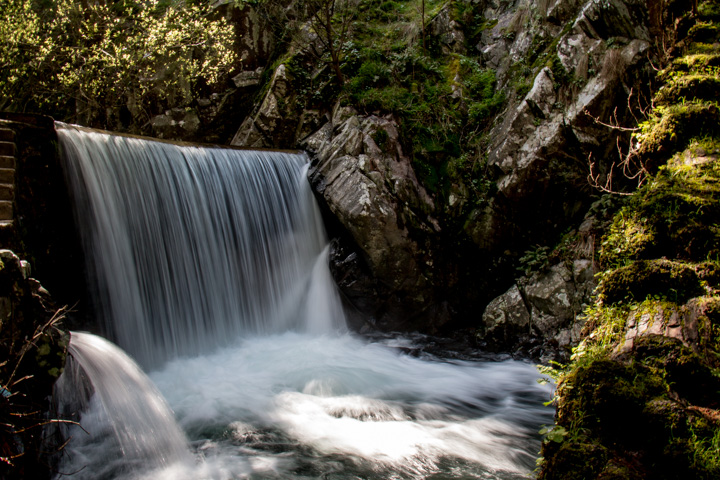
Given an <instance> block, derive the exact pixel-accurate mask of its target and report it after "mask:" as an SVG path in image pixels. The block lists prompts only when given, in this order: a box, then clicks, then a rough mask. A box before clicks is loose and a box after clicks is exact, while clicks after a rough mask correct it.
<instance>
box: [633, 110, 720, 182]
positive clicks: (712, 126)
mask: <svg viewBox="0 0 720 480" xmlns="http://www.w3.org/2000/svg"><path fill="white" fill-rule="evenodd" d="M656 112H657V113H659V115H657V114H656V116H655V117H653V118H652V119H651V120H650V121H649V122H648V123H646V124H645V125H644V126H643V128H642V133H641V134H639V135H638V140H639V142H640V145H641V146H640V148H639V150H638V154H639V155H640V157H641V158H644V159H645V167H646V168H647V169H648V170H649V171H651V172H655V171H657V169H658V168H659V167H660V165H662V164H663V163H664V162H665V161H667V160H668V159H669V158H670V157H671V156H672V154H673V153H674V152H676V151H679V150H683V149H684V148H685V147H686V146H687V145H688V144H689V143H690V140H691V139H693V138H697V137H703V136H717V135H720V109H719V108H718V106H717V105H716V104H715V103H712V102H699V103H689V104H683V105H672V106H670V107H668V108H665V109H659V108H658V109H656Z"/></svg>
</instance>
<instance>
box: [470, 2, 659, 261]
mask: <svg viewBox="0 0 720 480" xmlns="http://www.w3.org/2000/svg"><path fill="white" fill-rule="evenodd" d="M512 4H513V7H514V8H507V6H505V4H501V3H497V2H488V5H489V6H488V7H487V9H486V11H485V17H486V18H488V19H490V18H495V19H497V23H496V24H495V25H494V27H493V28H489V29H487V30H486V31H484V32H483V35H482V39H481V42H480V44H478V45H477V49H478V50H479V51H480V52H481V53H482V55H483V57H484V59H485V64H486V66H488V67H491V68H495V69H497V78H498V83H499V85H502V86H503V87H504V88H505V90H506V92H508V94H509V95H510V96H511V98H512V100H511V102H510V103H509V105H508V107H507V110H506V111H505V113H504V114H502V115H501V116H500V118H501V119H502V120H501V122H499V123H498V124H497V125H496V126H495V128H494V129H493V131H492V132H491V133H490V137H491V138H493V139H495V141H494V142H492V144H491V146H490V148H489V150H488V152H487V155H488V157H487V158H488V165H489V166H490V167H491V168H493V169H494V171H495V176H496V182H497V189H498V193H497V195H496V197H495V198H494V201H493V202H492V204H491V208H483V209H478V210H476V211H475V212H474V213H473V214H472V217H473V218H474V221H472V222H469V223H468V224H467V226H466V231H467V233H468V234H469V235H470V236H471V237H472V238H473V240H474V241H475V242H476V243H477V244H478V245H479V246H480V247H481V248H490V249H492V250H498V249H500V248H502V249H506V248H507V246H508V245H513V246H521V245H523V244H525V245H527V242H528V241H529V239H530V238H531V237H532V238H533V241H534V242H536V243H537V242H538V240H541V242H540V243H542V240H543V239H548V238H552V236H553V235H556V234H557V232H558V229H559V228H560V227H561V226H562V225H567V224H568V222H569V221H572V219H576V218H577V216H578V214H581V213H583V212H584V208H586V207H587V198H588V195H587V193H588V185H587V180H586V179H587V175H588V165H589V163H588V161H589V159H612V158H617V154H616V153H615V152H614V151H613V150H614V149H615V148H616V147H615V143H616V142H615V138H616V136H617V132H614V131H612V130H610V129H608V128H606V127H603V126H601V125H599V124H596V123H595V121H594V120H593V118H599V119H602V120H603V121H604V122H609V121H612V120H611V119H612V118H613V115H617V121H619V122H623V121H624V119H625V117H626V116H627V115H628V112H627V109H626V108H624V106H625V105H627V103H628V101H627V97H628V94H629V93H630V92H631V91H632V90H631V89H632V88H633V87H635V90H634V93H635V95H637V94H638V90H637V86H636V85H634V83H633V82H634V80H637V79H638V78H642V77H643V74H642V72H643V68H645V65H646V59H647V55H648V50H649V48H650V34H649V30H648V26H647V25H648V19H647V14H646V7H645V3H644V2H642V1H639V0H628V1H620V0H612V1H608V2H595V1H585V2H580V1H577V0H557V1H555V2H525V1H516V2H512ZM543 6H544V8H543ZM536 69H539V70H538V71H537V73H536V74H534V76H533V74H532V73H531V72H533V71H535V70H536ZM526 88H529V91H527V90H526ZM524 92H527V93H524ZM618 106H620V108H618ZM616 108H617V111H616ZM598 163H599V165H597V166H596V172H600V173H602V172H604V171H605V169H606V168H607V165H604V164H601V163H602V162H598ZM598 169H599V170H598ZM538 211H542V215H537V212H538ZM520 248H522V247H520Z"/></svg>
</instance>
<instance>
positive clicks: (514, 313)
mask: <svg viewBox="0 0 720 480" xmlns="http://www.w3.org/2000/svg"><path fill="white" fill-rule="evenodd" d="M593 273H594V272H593V264H592V261H591V260H586V259H578V260H574V261H573V262H572V264H571V265H567V264H565V263H560V264H557V265H554V266H552V267H551V268H549V269H548V270H546V271H544V272H540V273H535V274H534V275H532V276H531V277H523V278H521V279H520V280H519V281H518V283H516V284H515V285H513V286H512V287H510V289H509V290H508V291H507V292H505V293H504V294H502V295H500V296H499V297H497V298H496V299H495V300H493V301H492V302H490V304H489V305H488V306H487V308H486V309H485V313H483V316H482V325H483V329H482V331H481V332H480V333H479V337H480V338H481V339H482V341H484V342H486V343H487V346H488V347H489V348H491V349H496V350H511V351H514V350H518V349H520V350H525V351H526V353H530V354H531V355H533V356H535V357H543V356H548V355H549V356H551V357H554V359H556V360H561V359H564V360H567V358H568V355H567V354H568V350H569V347H571V346H573V345H576V344H577V342H578V341H579V340H580V332H581V330H582V327H583V325H584V321H583V320H582V319H580V318H578V315H579V314H580V313H581V312H582V311H583V309H584V307H585V305H587V304H589V303H590V299H591V296H592V293H593V290H594V288H595V281H594V278H593Z"/></svg>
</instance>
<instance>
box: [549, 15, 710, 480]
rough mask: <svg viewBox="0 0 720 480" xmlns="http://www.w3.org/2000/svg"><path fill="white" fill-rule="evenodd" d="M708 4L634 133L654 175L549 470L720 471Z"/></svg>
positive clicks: (624, 244) (619, 249) (619, 240)
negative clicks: (643, 120)
mask: <svg viewBox="0 0 720 480" xmlns="http://www.w3.org/2000/svg"><path fill="white" fill-rule="evenodd" d="M716 10H717V7H716V6H715V5H714V2H701V3H700V6H699V17H687V18H684V19H683V20H681V22H678V25H681V24H682V22H690V23H692V26H691V28H689V29H687V36H686V37H684V38H680V39H679V40H680V41H679V42H678V43H677V45H676V47H675V49H674V50H673V55H674V57H675V58H671V59H670V61H669V62H668V66H667V68H665V69H664V70H662V71H661V72H660V73H659V80H660V82H661V85H662V88H660V89H659V91H658V93H657V94H656V95H655V98H654V102H653V109H652V110H651V111H650V112H649V115H648V118H647V120H646V121H645V122H644V123H642V124H641V125H640V127H639V130H638V132H637V133H636V134H635V138H636V140H637V141H638V144H637V152H636V155H637V157H636V158H637V159H638V160H639V162H640V164H642V165H643V166H644V167H645V169H646V174H647V175H648V176H647V178H646V181H645V183H644V185H643V186H642V187H641V188H640V189H638V190H637V191H636V192H635V193H634V194H633V195H632V197H631V198H630V199H629V200H628V202H626V203H625V205H624V206H623V207H622V208H621V209H620V210H619V211H618V212H617V213H616V214H615V216H614V219H613V221H612V223H611V224H610V226H609V228H608V229H607V231H606V232H605V235H604V237H603V239H602V243H601V245H600V250H599V263H600V270H601V273H600V274H599V287H598V295H597V297H596V301H595V302H594V304H593V305H591V306H590V307H588V309H586V311H585V317H586V321H587V323H586V326H585V331H584V340H583V341H582V343H581V344H580V345H579V347H578V348H577V349H575V351H574V354H573V357H572V361H571V363H570V364H569V365H566V366H564V367H562V368H560V369H559V370H558V371H556V373H557V374H558V380H559V382H558V389H557V396H556V402H557V418H556V425H555V426H554V427H553V428H552V429H550V433H549V434H548V435H547V440H546V442H545V443H544V444H543V449H542V458H541V459H540V461H539V478H541V479H548V480H549V479H573V480H575V479H635V478H638V479H639V478H653V479H688V478H693V479H711V478H718V477H720V127H719V125H720V117H719V116H718V115H720V114H719V113H718V112H719V111H720V110H719V109H718V104H717V98H720V89H719V88H718V87H719V86H720V82H718V78H720V75H719V74H720V72H719V71H718V67H717V65H718V63H717V58H718V54H719V53H720V45H719V44H718V36H717V23H716V22H717V20H718V17H717V14H716Z"/></svg>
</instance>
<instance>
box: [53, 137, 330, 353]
mask: <svg viewBox="0 0 720 480" xmlns="http://www.w3.org/2000/svg"><path fill="white" fill-rule="evenodd" d="M58 136H59V137H60V141H61V143H62V145H63V149H64V151H65V156H66V157H67V159H68V161H67V162H66V165H65V169H66V173H67V176H68V178H69V183H70V187H71V189H72V191H73V192H74V193H75V196H76V198H77V205H78V207H77V208H78V215H79V217H80V222H81V223H82V224H83V225H84V227H85V230H84V231H83V232H82V233H83V236H84V241H85V245H86V249H87V252H88V255H87V256H88V258H89V260H90V261H89V263H90V264H91V266H92V269H93V272H92V273H93V274H92V278H93V279H94V280H95V281H96V282H97V292H98V293H99V295H100V298H99V302H98V305H99V314H100V316H101V317H102V319H103V321H104V324H105V330H106V331H107V332H108V333H110V334H111V335H112V338H113V339H114V340H116V341H117V342H118V344H119V345H120V346H122V348H124V349H125V350H126V351H127V352H128V353H130V354H131V355H132V357H133V358H135V359H136V360H137V361H139V362H140V363H141V364H142V365H144V366H150V365H157V364H159V363H161V362H163V361H165V360H167V359H170V358H175V357H178V356H182V355H197V354H199V353H202V352H206V351H210V350H213V349H214V348H216V347H217V346H218V345H223V344H226V343H227V342H228V341H229V340H233V339H235V338H237V337H238V336H240V335H241V334H258V333H263V334H267V333H277V332H283V331H286V330H288V329H291V328H297V329H300V330H303V329H305V330H312V331H315V332H320V331H326V332H327V331H331V330H333V329H339V328H343V327H344V319H343V317H342V309H341V308H340V307H339V300H338V299H337V296H336V295H333V294H332V293H333V292H332V290H328V293H329V294H328V295H325V296H324V297H322V298H317V297H316V298H314V301H316V302H318V303H323V305H320V304H315V305H312V309H313V311H314V312H316V313H315V314H313V315H298V312H299V311H307V307H306V306H305V305H304V302H305V301H306V300H307V299H308V297H307V295H306V293H307V291H308V288H309V287H310V286H311V285H312V281H315V282H321V283H322V282H327V281H328V280H329V277H328V274H327V269H324V270H323V269H314V268H313V266H314V265H315V263H316V262H317V261H318V258H319V257H320V256H321V255H323V249H324V248H325V245H326V243H327V240H326V238H325V233H324V229H323V225H322V218H321V216H320V212H319V210H318V208H317V206H316V205H315V203H314V200H313V198H312V192H311V191H310V187H309V185H308V182H307V181H304V179H303V175H302V172H303V170H304V168H306V167H305V164H306V161H307V159H306V157H305V156H304V155H301V154H294V153H279V152H256V151H239V150H230V149H221V148H214V149H210V148H200V147H187V146H179V145H175V144H170V143H161V142H152V141H147V140H142V139H138V138H128V137H120V136H113V135H106V134H101V133H95V132H87V131H82V130H79V129H76V128H61V129H59V130H58ZM313 273H315V274H316V275H315V278H312V274H313ZM320 311H324V312H327V314H328V315H326V316H324V317H321V316H319V315H318V314H317V312H320Z"/></svg>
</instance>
